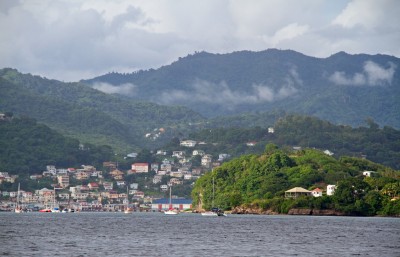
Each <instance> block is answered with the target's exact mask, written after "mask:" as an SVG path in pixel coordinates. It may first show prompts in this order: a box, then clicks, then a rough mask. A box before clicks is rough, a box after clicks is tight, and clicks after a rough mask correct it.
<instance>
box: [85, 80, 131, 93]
mask: <svg viewBox="0 0 400 257" xmlns="http://www.w3.org/2000/svg"><path fill="white" fill-rule="evenodd" d="M92 87H93V88H94V89H97V90H100V91H102V92H104V93H106V94H120V95H128V96H133V95H135V89H136V88H137V87H136V86H135V85H133V84H131V83H125V84H121V85H118V86H115V85H112V84H109V83H104V82H96V83H93V85H92Z"/></svg>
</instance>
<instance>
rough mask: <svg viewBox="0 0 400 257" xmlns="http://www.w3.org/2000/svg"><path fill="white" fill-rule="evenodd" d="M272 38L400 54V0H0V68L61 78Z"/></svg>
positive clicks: (256, 47) (299, 46) (302, 45)
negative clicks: (10, 68)
mask: <svg viewBox="0 0 400 257" xmlns="http://www.w3.org/2000/svg"><path fill="white" fill-rule="evenodd" d="M268 48H278V49H292V50H295V51H298V52H301V53H304V54H306V55H310V56H315V57H328V56H330V55H332V54H334V53H336V52H339V51H345V52H347V53H351V54H357V53H368V54H378V53H381V54H389V55H394V56H396V57H400V1H398V0H201V1H199V0H143V1H140V0H113V1H109V0H85V1H83V0H82V1H79V0H48V1H47V0H37V1H35V0H26V1H25V0H20V1H17V0H0V68H4V67H12V68H16V69H18V70H19V71H21V72H24V73H32V74H35V75H41V76H45V77H47V78H52V79H58V80H63V81H78V80H80V79H86V78H92V77H94V76H98V75H102V74H105V73H107V72H110V71H118V72H132V71H135V70H139V69H149V68H158V67H160V66H162V65H167V64H170V63H171V62H173V61H175V60H177V59H178V58H179V57H184V56H186V55H188V54H193V53H194V52H195V51H207V52H211V53H229V52H233V51H240V50H252V51H261V50H265V49H268Z"/></svg>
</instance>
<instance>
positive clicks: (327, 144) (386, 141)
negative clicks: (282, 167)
mask: <svg viewBox="0 0 400 257" xmlns="http://www.w3.org/2000/svg"><path fill="white" fill-rule="evenodd" d="M266 117H267V118H268V117H270V116H266ZM249 122H250V121H249ZM365 123H366V124H365V125H364V126H360V127H358V128H352V127H350V126H343V125H335V124H332V123H330V122H328V121H324V120H321V119H318V118H315V117H309V116H301V115H293V114H287V115H286V116H285V117H282V118H280V119H278V121H277V122H275V123H266V124H264V126H254V127H252V128H226V127H225V128H212V129H205V130H201V131H199V132H194V133H192V134H191V135H190V139H193V140H197V141H205V142H208V143H209V144H207V145H203V146H199V147H200V148H204V150H206V152H209V153H213V154H214V155H218V153H220V152H221V151H226V153H229V154H231V155H232V156H240V155H242V154H247V153H262V152H263V151H264V147H265V145H266V144H268V143H274V144H276V145H279V146H281V147H285V146H287V147H289V148H292V147H293V146H297V147H302V148H317V149H321V150H329V151H330V152H331V153H332V154H334V156H335V157H337V158H339V157H340V156H345V155H347V156H356V157H364V158H367V159H368V160H372V161H374V162H377V163H381V164H384V165H387V166H390V167H392V168H394V169H400V130H396V129H394V128H392V127H389V126H385V127H383V128H382V127H379V125H378V124H376V123H375V122H374V121H373V120H371V119H368V120H366V121H365ZM267 124H269V126H270V127H272V128H273V129H274V133H268V129H267V126H266V125H267ZM248 142H255V143H256V144H255V145H254V146H250V147H249V146H247V145H246V144H247V143H248Z"/></svg>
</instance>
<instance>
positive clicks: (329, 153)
mask: <svg viewBox="0 0 400 257" xmlns="http://www.w3.org/2000/svg"><path fill="white" fill-rule="evenodd" d="M324 154H326V155H329V156H332V155H334V153H333V152H331V151H329V150H325V151H324Z"/></svg>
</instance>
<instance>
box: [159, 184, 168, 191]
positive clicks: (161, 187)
mask: <svg viewBox="0 0 400 257" xmlns="http://www.w3.org/2000/svg"><path fill="white" fill-rule="evenodd" d="M160 189H161V191H167V190H168V185H161V186H160Z"/></svg>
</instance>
